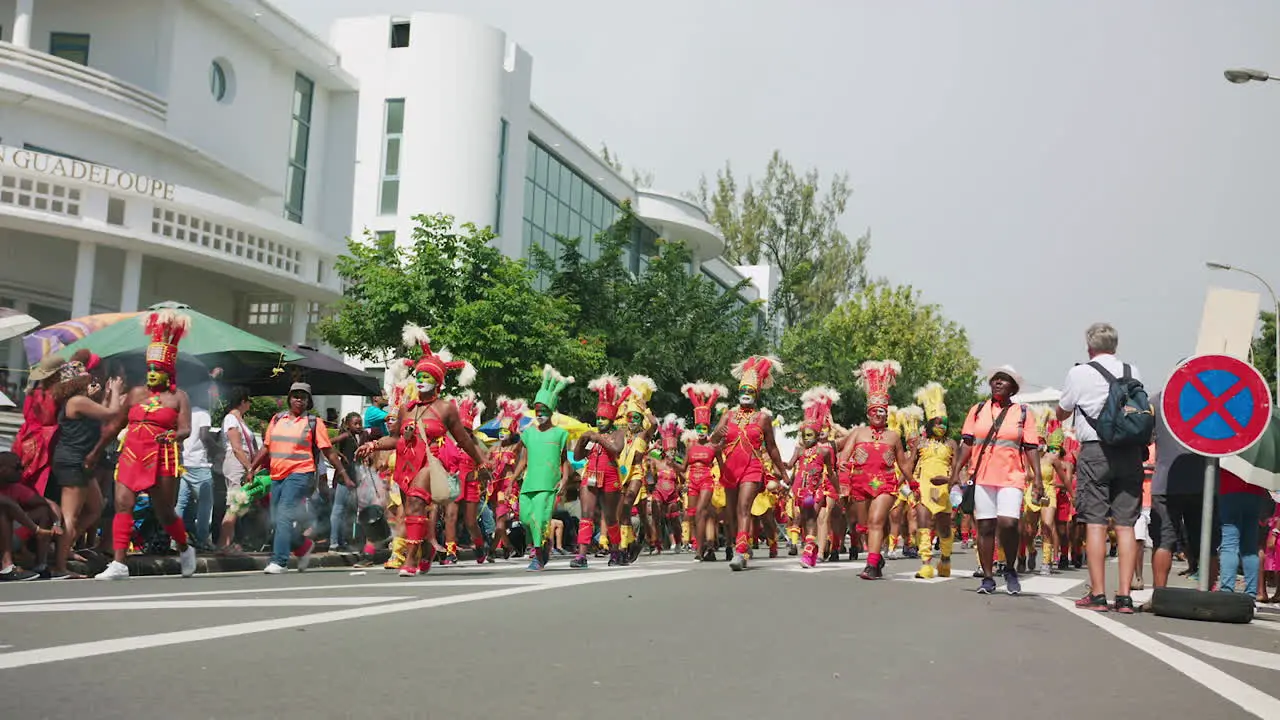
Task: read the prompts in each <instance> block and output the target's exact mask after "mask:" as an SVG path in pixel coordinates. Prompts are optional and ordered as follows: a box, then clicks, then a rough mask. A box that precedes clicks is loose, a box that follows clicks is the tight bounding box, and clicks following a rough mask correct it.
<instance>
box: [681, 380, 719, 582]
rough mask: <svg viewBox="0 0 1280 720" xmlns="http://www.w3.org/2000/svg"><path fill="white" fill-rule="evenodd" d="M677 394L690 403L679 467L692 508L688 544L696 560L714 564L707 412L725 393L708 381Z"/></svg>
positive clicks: (713, 449)
mask: <svg viewBox="0 0 1280 720" xmlns="http://www.w3.org/2000/svg"><path fill="white" fill-rule="evenodd" d="M680 392H682V393H684V394H685V396H686V397H688V398H689V402H691V403H693V430H691V431H687V432H685V433H684V437H683V440H684V444H685V453H684V464H683V466H682V467H681V468H680V470H681V472H682V473H684V476H685V481H686V482H687V483H688V486H689V505H690V506H691V508H693V509H694V514H693V528H692V531H691V532H690V533H689V542H690V543H691V544H692V545H693V551H694V553H696V554H697V556H698V559H699V560H709V561H711V562H715V559H716V520H715V508H714V507H712V505H711V496H712V495H713V494H714V493H715V489H716V487H715V480H714V479H713V476H712V468H713V467H714V466H715V464H716V456H717V455H718V454H719V451H720V449H719V447H717V446H716V445H714V444H713V443H712V442H711V412H712V410H713V409H714V408H715V406H716V401H717V400H719V399H720V398H722V397H725V396H726V395H728V394H729V390H728V389H727V388H725V386H723V385H715V384H712V383H709V382H701V381H699V382H696V383H688V384H686V385H685V386H684V387H682V388H680Z"/></svg>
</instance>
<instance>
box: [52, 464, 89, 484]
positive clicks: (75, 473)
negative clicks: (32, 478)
mask: <svg viewBox="0 0 1280 720" xmlns="http://www.w3.org/2000/svg"><path fill="white" fill-rule="evenodd" d="M51 474H52V475H53V481H54V482H55V483H56V484H57V485H58V487H64V488H67V487H87V486H88V485H89V482H90V481H92V480H93V473H91V472H89V471H88V470H85V469H84V466H83V465H69V464H61V463H54V465H53V470H52V473H51Z"/></svg>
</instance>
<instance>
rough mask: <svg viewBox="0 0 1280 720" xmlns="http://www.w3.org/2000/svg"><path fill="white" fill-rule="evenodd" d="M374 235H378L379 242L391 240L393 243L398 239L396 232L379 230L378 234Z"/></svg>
mask: <svg viewBox="0 0 1280 720" xmlns="http://www.w3.org/2000/svg"><path fill="white" fill-rule="evenodd" d="M374 235H376V236H377V238H378V239H379V240H391V241H392V242H394V241H395V239H396V231H395V230H379V231H378V232H376V233H374Z"/></svg>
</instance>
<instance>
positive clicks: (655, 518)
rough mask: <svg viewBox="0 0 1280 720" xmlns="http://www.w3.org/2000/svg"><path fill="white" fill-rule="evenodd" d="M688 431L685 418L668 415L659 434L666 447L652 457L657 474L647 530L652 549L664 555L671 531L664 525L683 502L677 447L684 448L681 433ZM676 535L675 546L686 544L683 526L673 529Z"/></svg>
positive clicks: (655, 474)
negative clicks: (665, 528)
mask: <svg viewBox="0 0 1280 720" xmlns="http://www.w3.org/2000/svg"><path fill="white" fill-rule="evenodd" d="M683 432H684V420H683V419H682V418H678V417H676V416H675V415H668V416H666V417H665V418H663V419H662V422H661V423H659V424H658V435H659V437H661V439H662V449H661V451H659V452H658V453H655V457H653V459H652V463H651V464H650V466H649V467H650V469H651V470H652V471H653V475H654V489H653V495H651V496H650V498H649V499H650V502H651V504H652V507H651V508H650V509H649V513H648V516H649V517H648V520H649V522H648V525H647V526H646V530H648V534H649V538H648V540H649V552H651V553H652V552H657V553H658V554H662V543H663V541H664V540H665V539H666V535H667V534H668V533H667V532H664V530H663V524H664V522H666V521H667V519H668V516H670V515H671V512H672V510H673V509H676V508H678V506H679V504H680V475H681V473H680V466H679V465H677V464H676V450H678V449H679V448H680V435H681V434H682V433H683ZM670 532H671V533H673V534H674V535H675V543H674V544H672V546H671V547H672V549H676V548H679V547H680V545H681V544H682V543H683V540H682V539H681V537H680V526H679V525H678V524H675V527H674V528H672V529H671V530H670Z"/></svg>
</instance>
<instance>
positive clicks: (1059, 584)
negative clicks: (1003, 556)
mask: <svg viewBox="0 0 1280 720" xmlns="http://www.w3.org/2000/svg"><path fill="white" fill-rule="evenodd" d="M1019 580H1021V581H1022V592H1024V593H1030V594H1033V595H1061V594H1062V593H1064V592H1066V591H1068V590H1070V589H1071V588H1073V587H1075V586H1077V585H1079V584H1080V583H1082V582H1084V579H1083V578H1080V579H1076V578H1056V577H1041V576H1039V575H1029V576H1024V577H1020V578H1019ZM999 589H1000V591H1001V592H1003V591H1004V585H1001V586H1000V588H999Z"/></svg>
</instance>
